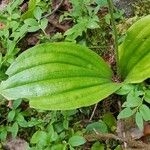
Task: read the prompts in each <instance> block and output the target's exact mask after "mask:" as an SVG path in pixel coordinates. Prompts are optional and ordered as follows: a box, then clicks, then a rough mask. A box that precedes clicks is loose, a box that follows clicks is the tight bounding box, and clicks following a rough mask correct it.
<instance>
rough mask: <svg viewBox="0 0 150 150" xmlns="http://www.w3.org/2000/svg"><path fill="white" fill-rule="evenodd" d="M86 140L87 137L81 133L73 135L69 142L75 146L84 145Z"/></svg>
mask: <svg viewBox="0 0 150 150" xmlns="http://www.w3.org/2000/svg"><path fill="white" fill-rule="evenodd" d="M85 142H86V139H85V138H84V137H82V136H79V135H74V136H72V137H71V138H70V139H69V141H68V143H69V144H70V145H71V146H73V147H76V146H80V145H83V144H84V143H85Z"/></svg>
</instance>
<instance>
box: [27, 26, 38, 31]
mask: <svg viewBox="0 0 150 150" xmlns="http://www.w3.org/2000/svg"><path fill="white" fill-rule="evenodd" d="M39 29H40V27H39V26H31V27H29V28H28V32H36V31H38V30H39Z"/></svg>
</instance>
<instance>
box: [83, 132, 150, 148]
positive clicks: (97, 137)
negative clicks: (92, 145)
mask: <svg viewBox="0 0 150 150" xmlns="http://www.w3.org/2000/svg"><path fill="white" fill-rule="evenodd" d="M84 137H85V138H86V139H87V141H89V142H93V141H96V140H101V141H105V140H110V139H114V140H117V141H120V142H122V143H124V142H126V143H127V144H128V145H129V146H130V147H133V148H144V149H145V150H148V148H149V146H150V145H148V144H145V143H143V142H140V141H135V140H132V139H126V138H122V137H118V136H116V135H114V134H111V133H105V134H103V133H98V132H96V133H95V134H88V135H85V136H84Z"/></svg>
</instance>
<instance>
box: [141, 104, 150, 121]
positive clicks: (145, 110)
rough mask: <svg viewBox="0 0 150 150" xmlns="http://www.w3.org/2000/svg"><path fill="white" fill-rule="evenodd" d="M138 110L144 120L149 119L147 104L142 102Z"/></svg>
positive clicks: (149, 112) (149, 113)
mask: <svg viewBox="0 0 150 150" xmlns="http://www.w3.org/2000/svg"><path fill="white" fill-rule="evenodd" d="M139 111H140V114H141V115H142V117H143V119H144V120H145V121H149V120H150V108H149V107H148V106H146V105H144V104H143V105H141V106H140V108H139Z"/></svg>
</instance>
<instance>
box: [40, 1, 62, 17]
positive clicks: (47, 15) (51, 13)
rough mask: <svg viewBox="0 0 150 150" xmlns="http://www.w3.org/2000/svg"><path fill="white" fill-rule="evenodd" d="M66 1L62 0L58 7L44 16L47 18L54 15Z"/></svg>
mask: <svg viewBox="0 0 150 150" xmlns="http://www.w3.org/2000/svg"><path fill="white" fill-rule="evenodd" d="M64 1H65V0H61V2H60V3H59V4H58V5H57V6H56V8H55V9H54V10H53V11H52V12H50V13H49V14H46V15H45V16H43V17H42V18H47V17H49V16H51V15H53V14H54V13H55V12H56V11H57V10H58V9H59V8H60V7H61V6H62V4H63V3H64Z"/></svg>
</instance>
